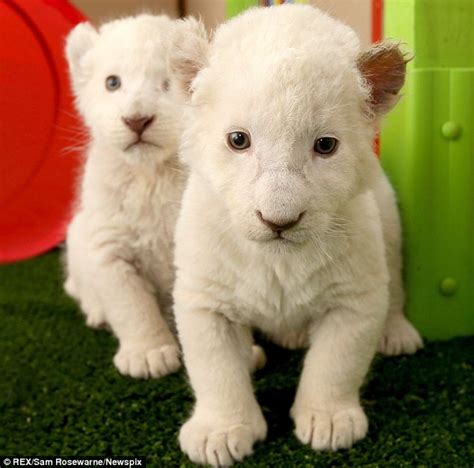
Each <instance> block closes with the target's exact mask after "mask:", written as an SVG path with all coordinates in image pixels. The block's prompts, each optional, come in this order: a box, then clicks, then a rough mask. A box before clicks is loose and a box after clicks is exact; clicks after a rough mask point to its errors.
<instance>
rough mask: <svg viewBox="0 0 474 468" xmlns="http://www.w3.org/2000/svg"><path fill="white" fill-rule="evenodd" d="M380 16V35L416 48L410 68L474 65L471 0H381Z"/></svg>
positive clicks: (473, 29) (473, 10)
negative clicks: (381, 30) (382, 19)
mask: <svg viewBox="0 0 474 468" xmlns="http://www.w3.org/2000/svg"><path fill="white" fill-rule="evenodd" d="M384 17H385V24H384V29H385V34H384V36H385V37H387V38H390V37H393V38H397V39H400V38H402V39H403V40H404V41H406V42H407V43H408V44H409V45H410V47H412V48H413V49H414V50H415V51H416V56H415V60H414V62H413V66H414V67H416V68H418V67H420V68H433V67H436V68H437V67H474V27H473V26H474V1H473V0H385V2H384Z"/></svg>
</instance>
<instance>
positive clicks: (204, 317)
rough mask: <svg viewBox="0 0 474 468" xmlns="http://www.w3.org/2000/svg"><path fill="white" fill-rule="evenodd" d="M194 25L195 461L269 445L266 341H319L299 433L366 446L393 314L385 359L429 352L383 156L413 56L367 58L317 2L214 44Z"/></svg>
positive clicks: (246, 25) (180, 269)
mask: <svg viewBox="0 0 474 468" xmlns="http://www.w3.org/2000/svg"><path fill="white" fill-rule="evenodd" d="M187 26H188V27H187V29H188V31H187V32H183V33H182V34H178V35H177V37H176V41H175V48H174V51H173V52H172V54H171V64H172V69H173V70H174V72H175V73H176V75H177V76H179V77H180V79H181V82H182V86H183V89H184V90H185V91H186V90H187V92H188V96H189V99H190V103H191V105H190V106H189V109H188V116H187V119H188V121H187V126H186V130H185V133H184V136H183V143H182V157H183V159H184V160H185V162H186V163H187V164H188V165H189V167H190V170H191V171H190V178H189V182H188V185H187V187H186V190H185V193H184V196H183V203H182V210H181V212H180V216H179V220H178V224H177V232H176V258H175V262H176V266H177V278H176V285H175V292H174V298H175V314H176V321H177V326H178V332H179V336H180V339H181V342H182V346H183V351H184V360H185V363H186V366H187V370H188V373H189V376H190V379H191V384H192V386H193V389H194V391H195V394H196V406H195V408H194V411H193V414H192V416H191V418H190V419H189V420H188V421H187V422H186V424H185V425H184V426H183V427H182V429H181V432H180V436H179V439H180V444H181V447H182V449H183V450H184V451H185V452H186V453H187V454H188V455H189V457H190V458H191V460H193V461H194V462H198V463H210V464H213V465H220V466H225V465H228V464H231V463H232V461H234V460H241V459H242V458H243V457H244V456H245V455H247V454H249V453H251V451H252V446H253V444H254V442H255V441H256V440H259V439H263V438H264V437H265V434H266V423H265V420H264V418H263V415H262V412H261V410H260V408H259V406H258V404H257V402H256V400H255V397H254V395H253V391H252V385H251V381H250V375H249V370H248V369H249V367H250V361H251V343H252V336H251V330H252V329H254V328H257V329H260V330H262V331H263V332H265V333H267V334H268V335H269V336H270V337H271V338H273V339H274V340H275V341H277V342H279V343H282V344H286V345H288V346H290V347H294V346H297V345H305V344H308V345H309V351H308V353H307V355H306V359H305V363H304V369H303V373H302V376H301V381H300V384H299V388H298V391H297V395H296V400H295V402H294V405H293V408H292V411H291V414H292V417H293V419H294V422H295V426H296V435H297V437H298V438H299V439H300V440H301V441H302V442H303V443H307V444H310V445H311V446H312V447H313V448H314V449H317V450H320V449H333V450H336V449H339V448H345V447H350V446H351V445H352V444H353V443H354V442H356V441H357V440H359V439H361V438H363V437H364V436H365V434H366V432H367V418H366V416H365V414H364V411H363V409H362V407H361V405H360V402H359V388H360V386H361V384H362V381H363V379H364V377H365V375H366V373H367V370H368V367H369V365H370V362H371V360H372V358H373V356H374V353H375V351H376V348H377V343H378V342H379V340H380V339H381V336H382V332H383V328H384V325H385V321H386V317H387V311H388V310H389V307H390V313H389V317H390V323H389V325H390V326H389V327H388V328H387V329H386V333H385V336H384V340H383V341H382V342H381V349H382V350H383V351H385V352H389V353H390V352H391V353H397V352H402V351H403V352H413V351H414V350H416V348H417V347H418V346H420V345H421V341H420V338H419V336H418V334H417V332H416V331H415V330H414V329H413V327H412V326H411V325H410V324H409V323H408V322H407V320H406V319H405V318H404V316H403V312H402V307H403V290H402V289H401V281H400V252H399V247H400V245H399V241H400V239H399V235H400V233H399V226H398V215H397V211H396V207H395V202H394V197H393V193H392V190H391V188H390V186H389V185H388V182H387V180H386V179H385V177H384V175H383V173H382V172H381V169H380V167H379V164H378V162H377V159H376V158H375V157H374V154H373V152H372V141H373V136H374V132H375V129H376V126H377V124H378V121H379V119H380V117H381V116H382V115H383V114H384V113H385V112H387V111H388V110H389V109H390V108H391V107H392V106H393V105H394V104H395V103H396V101H397V94H398V92H399V90H400V88H401V87H402V85H403V81H404V75H405V59H404V57H403V55H402V53H401V52H400V51H399V49H398V47H397V46H396V45H393V44H389V43H386V44H381V45H377V46H374V47H373V48H372V49H371V50H369V51H368V52H365V53H361V52H360V50H359V48H360V46H359V41H358V39H357V37H356V35H355V33H354V32H353V31H352V30H351V29H350V28H348V27H347V26H345V25H343V24H341V23H339V22H337V21H335V20H333V19H332V18H330V17H328V16H327V15H325V14H323V13H322V12H320V11H319V10H317V9H314V8H312V7H309V6H296V5H287V6H281V7H273V8H265V9H252V10H249V11H247V12H246V13H244V14H243V15H241V16H240V17H238V18H236V19H234V20H232V21H230V22H229V23H228V24H226V25H223V26H221V27H220V28H219V29H218V31H217V33H216V35H215V37H214V39H213V41H212V42H211V44H208V42H207V38H206V35H205V33H204V29H203V28H202V26H200V25H199V24H198V23H196V22H195V21H192V20H189V21H188V22H187ZM375 192H377V193H375ZM384 234H385V237H384ZM389 290H390V294H389Z"/></svg>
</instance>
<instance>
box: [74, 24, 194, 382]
mask: <svg viewBox="0 0 474 468" xmlns="http://www.w3.org/2000/svg"><path fill="white" fill-rule="evenodd" d="M175 24H176V23H175V22H173V21H171V20H170V19H169V18H167V17H165V16H157V17H154V16H150V15H141V16H137V17H132V18H125V19H120V20H116V21H112V22H110V23H107V24H105V25H103V26H102V27H101V28H100V29H99V30H98V31H97V30H95V29H94V28H93V27H92V26H91V25H90V24H88V23H82V24H80V25H78V26H77V27H76V28H75V29H74V30H73V31H72V32H71V33H70V35H69V36H68V38H67V45H66V54H67V58H68V61H69V66H70V73H71V81H72V85H73V89H74V93H75V96H76V102H77V107H78V109H79V111H80V113H81V114H82V116H83V117H84V120H85V123H86V125H87V127H88V128H89V130H90V137H91V142H90V145H89V149H88V151H87V159H86V162H85V170H84V175H83V178H82V183H81V188H80V195H79V200H78V204H77V209H76V212H75V215H74V219H73V220H72V222H71V224H70V226H69V230H68V234H67V254H66V263H67V280H66V283H65V289H66V291H67V292H68V293H69V294H70V295H71V296H72V297H74V298H75V299H76V300H78V301H79V302H80V305H81V308H82V310H83V311H84V313H85V315H86V317H87V324H88V325H90V326H92V327H98V326H101V325H104V324H108V325H109V326H110V327H111V329H112V331H113V332H114V333H115V334H116V335H117V337H118V339H119V342H120V347H119V350H118V352H117V354H116V356H115V358H114V363H115V365H116V366H117V368H118V370H119V371H120V372H121V373H122V374H127V375H131V376H133V377H159V376H162V375H165V374H167V373H169V372H173V371H175V370H177V369H178V368H179V366H180V361H179V349H178V346H177V343H176V339H175V338H174V336H173V334H172V333H171V331H170V328H169V326H168V324H167V322H166V320H165V317H166V314H167V312H168V309H170V306H171V290H172V285H173V281H174V269H173V264H172V261H173V260H172V258H173V232H174V225H175V221H176V217H177V213H178V209H179V205H180V199H181V194H182V190H183V186H184V182H185V175H184V173H183V171H182V169H181V167H180V164H179V163H178V159H177V156H176V154H177V137H178V133H179V125H178V123H179V118H180V112H181V111H180V107H179V106H178V104H177V103H176V102H177V101H176V99H175V97H173V96H172V92H171V91H170V89H171V88H172V87H170V77H169V74H168V52H169V45H170V44H169V37H170V35H171V33H172V31H173V30H174V28H175Z"/></svg>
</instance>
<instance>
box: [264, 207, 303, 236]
mask: <svg viewBox="0 0 474 468" xmlns="http://www.w3.org/2000/svg"><path fill="white" fill-rule="evenodd" d="M304 213H305V212H304V211H303V212H302V213H300V215H299V216H298V218H297V219H294V220H293V221H290V222H288V223H285V224H278V223H275V222H273V221H270V220H268V219H265V218H264V217H263V215H262V212H261V211H258V210H257V218H258V219H259V220H260V221H261V222H262V223H263V224H265V226H268V227H269V228H270V229H271V230H272V231H273V232H283V231H286V230H288V229H291V228H292V227H294V226H296V225H297V224H298V223H299V222H300V221H301V219H302V218H303V215H304Z"/></svg>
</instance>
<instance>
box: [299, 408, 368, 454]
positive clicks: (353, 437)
mask: <svg viewBox="0 0 474 468" xmlns="http://www.w3.org/2000/svg"><path fill="white" fill-rule="evenodd" d="M291 416H292V417H293V420H294V421H295V426H296V427H295V434H296V437H298V439H299V440H300V441H301V442H303V444H309V445H311V447H312V448H313V449H314V450H338V449H344V448H349V447H351V446H352V445H353V444H354V443H355V442H357V441H358V440H360V439H363V438H364V437H365V435H366V434H367V429H368V422H367V417H366V415H365V414H364V411H363V409H362V408H361V407H360V406H351V407H348V408H347V407H346V408H343V409H339V410H337V409H335V410H333V411H327V410H325V409H317V410H315V409H312V408H299V409H295V408H293V409H292V410H291Z"/></svg>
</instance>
